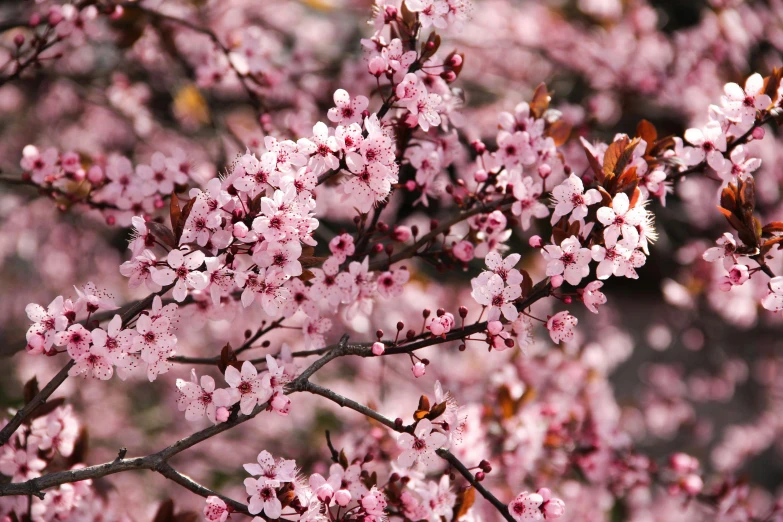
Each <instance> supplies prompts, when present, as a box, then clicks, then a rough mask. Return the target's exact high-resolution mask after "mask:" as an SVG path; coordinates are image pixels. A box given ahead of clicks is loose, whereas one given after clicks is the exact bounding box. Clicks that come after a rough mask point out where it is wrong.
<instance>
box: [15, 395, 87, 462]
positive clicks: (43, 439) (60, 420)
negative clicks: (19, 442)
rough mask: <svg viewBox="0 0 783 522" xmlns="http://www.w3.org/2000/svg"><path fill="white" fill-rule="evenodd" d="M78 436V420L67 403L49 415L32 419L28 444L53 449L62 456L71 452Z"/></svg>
mask: <svg viewBox="0 0 783 522" xmlns="http://www.w3.org/2000/svg"><path fill="white" fill-rule="evenodd" d="M78 436H79V421H78V420H77V419H76V416H75V415H74V413H73V407H72V406H71V405H70V404H68V405H66V406H60V407H58V408H56V409H55V410H54V411H53V412H52V413H50V414H49V415H45V416H43V417H38V418H37V419H33V422H32V425H31V433H30V438H29V439H28V442H27V444H28V445H36V446H37V447H38V449H39V450H44V451H48V450H54V451H57V452H58V453H59V454H60V455H62V456H63V457H70V456H71V455H72V454H73V449H74V445H75V443H76V438H77V437H78Z"/></svg>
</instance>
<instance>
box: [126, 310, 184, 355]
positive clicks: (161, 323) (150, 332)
mask: <svg viewBox="0 0 783 522" xmlns="http://www.w3.org/2000/svg"><path fill="white" fill-rule="evenodd" d="M169 324H170V323H169V320H168V319H167V318H165V317H159V318H157V319H155V320H153V319H152V318H151V317H150V316H148V315H141V316H139V319H138V320H137V321H136V331H137V332H138V334H139V335H137V336H135V337H134V338H133V351H134V352H139V351H140V352H141V358H142V360H143V361H145V362H147V363H149V364H154V363H157V362H158V361H159V360H160V358H161V356H163V355H168V354H169V353H170V352H171V349H172V348H173V347H174V345H175V344H177V338H176V336H175V335H174V334H172V333H170V332H169Z"/></svg>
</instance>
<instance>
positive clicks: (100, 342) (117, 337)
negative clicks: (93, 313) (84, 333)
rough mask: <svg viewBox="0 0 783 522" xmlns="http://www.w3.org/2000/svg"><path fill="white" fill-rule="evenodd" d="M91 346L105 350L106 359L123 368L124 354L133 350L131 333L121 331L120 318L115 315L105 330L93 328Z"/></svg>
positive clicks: (129, 331)
mask: <svg viewBox="0 0 783 522" xmlns="http://www.w3.org/2000/svg"><path fill="white" fill-rule="evenodd" d="M90 334H91V335H92V344H93V345H94V346H95V347H97V348H105V350H106V358H108V359H109V362H110V363H111V364H114V365H115V366H124V365H125V358H126V354H127V353H128V352H130V351H131V350H133V332H132V331H131V330H123V329H122V317H120V316H119V315H115V316H114V317H113V318H112V320H111V321H109V325H108V326H107V329H106V330H104V329H103V328H95V329H94V330H92V332H90Z"/></svg>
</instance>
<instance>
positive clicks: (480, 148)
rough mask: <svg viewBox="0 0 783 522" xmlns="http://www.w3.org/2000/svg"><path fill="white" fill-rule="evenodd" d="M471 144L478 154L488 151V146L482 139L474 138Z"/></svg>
mask: <svg viewBox="0 0 783 522" xmlns="http://www.w3.org/2000/svg"><path fill="white" fill-rule="evenodd" d="M470 146H471V147H473V150H475V151H476V154H484V153H485V152H486V151H487V146H486V145H484V142H483V141H481V140H473V141H471V142H470Z"/></svg>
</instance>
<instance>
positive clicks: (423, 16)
mask: <svg viewBox="0 0 783 522" xmlns="http://www.w3.org/2000/svg"><path fill="white" fill-rule="evenodd" d="M405 5H407V6H408V9H410V10H411V11H413V12H414V13H419V21H420V22H421V27H422V29H426V28H428V27H430V26H433V27H437V28H438V29H445V28H446V27H448V22H447V21H446V15H447V14H448V12H449V4H448V3H447V2H446V1H445V0H405Z"/></svg>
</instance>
